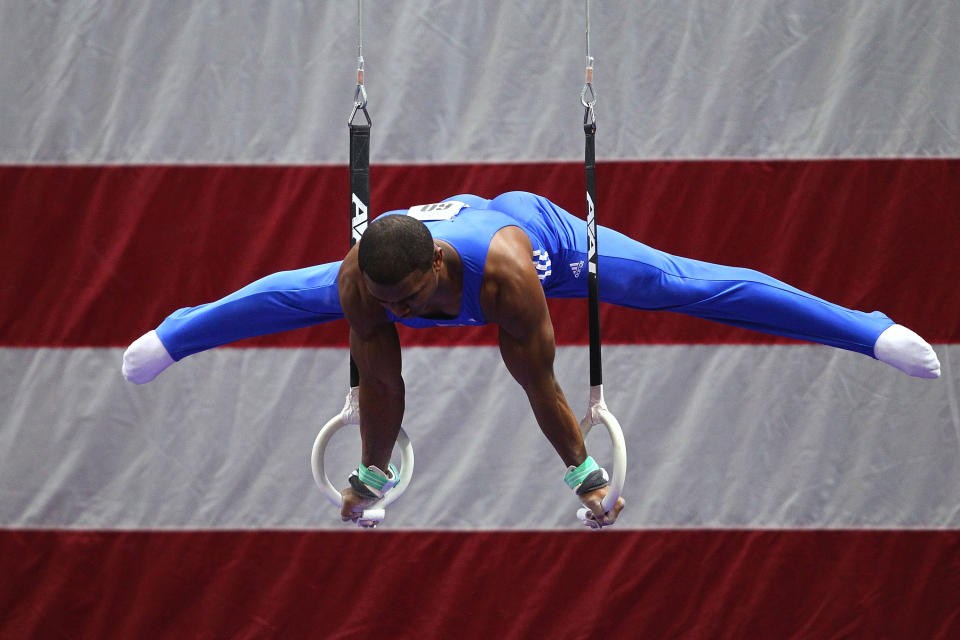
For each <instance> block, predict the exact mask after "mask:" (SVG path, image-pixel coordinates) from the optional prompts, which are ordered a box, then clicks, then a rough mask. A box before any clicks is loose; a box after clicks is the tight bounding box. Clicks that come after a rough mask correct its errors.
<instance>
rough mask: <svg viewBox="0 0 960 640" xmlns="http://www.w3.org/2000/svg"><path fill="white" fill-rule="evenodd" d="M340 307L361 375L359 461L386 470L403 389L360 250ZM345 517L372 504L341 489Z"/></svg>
mask: <svg viewBox="0 0 960 640" xmlns="http://www.w3.org/2000/svg"><path fill="white" fill-rule="evenodd" d="M337 288H338V291H339V294H340V304H341V306H342V307H343V313H344V316H346V318H347V321H348V322H349V323H350V355H352V356H353V360H354V362H355V363H356V365H357V369H358V370H359V372H360V398H359V401H360V437H361V439H362V441H363V451H362V457H361V460H362V462H363V464H364V465H366V466H368V467H369V466H371V465H373V466H376V467H377V468H379V469H381V470H384V471H386V469H387V467H388V465H389V463H390V454H391V453H392V452H393V445H394V443H395V442H396V440H397V435H398V433H399V432H400V423H401V422H402V420H403V410H404V385H403V377H402V376H401V367H400V339H399V337H398V336H397V329H396V327H395V326H394V324H393V323H392V322H390V321H389V319H388V318H387V315H386V313H385V312H384V310H383V308H382V307H381V306H380V304H379V303H378V302H376V300H374V299H373V298H372V297H371V296H370V295H369V294H368V293H367V291H366V287H365V286H364V284H363V280H362V276H361V274H360V269H359V267H358V266H357V260H356V250H355V249H354V250H351V251H350V253H348V254H347V257H346V259H344V261H343V265H342V266H341V268H340V274H339V277H338V279H337ZM343 495H344V501H343V509H342V510H341V516H342V517H343V518H344V519H353V517H354V516H357V515H359V512H360V511H362V510H363V507H365V506H367V505H368V504H370V503H371V502H373V500H370V499H363V498H361V497H360V496H359V495H357V494H356V492H354V491H353V489H352V488H348V489H346V490H344V491H343Z"/></svg>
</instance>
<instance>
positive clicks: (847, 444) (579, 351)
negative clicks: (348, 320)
mask: <svg viewBox="0 0 960 640" xmlns="http://www.w3.org/2000/svg"><path fill="white" fill-rule="evenodd" d="M591 22H592V25H591V28H592V33H591V50H592V51H591V52H592V54H593V55H594V56H595V57H596V76H595V79H594V86H595V88H596V90H597V94H598V105H597V118H598V133H597V156H598V167H597V183H598V198H597V215H598V219H599V222H600V224H603V225H606V226H609V227H613V228H615V229H617V230H619V231H622V232H624V233H627V234H628V235H631V236H632V237H634V238H637V239H639V240H641V241H643V242H645V243H647V244H650V245H652V246H654V247H657V248H659V249H663V250H665V251H668V252H671V253H675V254H679V255H684V256H688V257H693V258H697V259H701V260H707V261H711V262H720V263H724V264H732V265H737V266H745V267H751V268H755V269H759V270H761V271H764V272H766V273H769V274H771V275H773V276H775V277H778V278H780V279H782V280H785V281H787V282H789V283H790V284H793V285H795V286H798V287H800V288H802V289H805V290H807V291H810V292H812V293H815V294H816V295H819V296H821V297H823V298H827V299H829V300H831V301H834V302H838V303H840V304H843V305H845V306H848V307H852V308H856V309H860V310H863V311H873V310H881V311H883V312H885V313H887V314H888V315H889V316H890V317H891V318H893V319H894V320H895V321H896V322H899V323H901V324H904V325H906V326H908V327H910V328H912V329H914V330H915V331H917V332H918V333H920V334H921V335H922V336H924V337H925V338H926V339H927V340H928V341H930V342H931V343H933V344H934V348H935V349H936V351H937V353H938V355H939V357H940V360H941V363H942V365H943V375H942V377H941V378H940V379H938V380H935V381H929V380H919V379H915V378H910V377H908V376H906V375H904V374H901V373H900V372H898V371H896V370H894V369H892V368H891V367H888V366H886V365H883V364H881V363H879V362H877V361H875V360H872V359H870V358H866V357H863V356H860V355H857V354H853V353H850V352H845V351H839V350H835V349H830V348H827V347H822V346H819V345H812V344H804V343H799V342H795V341H790V340H787V339H780V338H774V337H771V336H766V335H762V334H757V333H750V332H747V331H744V330H739V329H734V328H730V327H726V326H723V325H719V324H711V323H708V322H705V321H702V320H694V319H690V318H686V317H682V316H678V315H675V314H670V313H667V312H659V313H657V312H638V311H630V310H626V309H617V308H612V307H602V309H601V322H602V328H603V336H604V369H605V380H604V382H605V384H604V387H605V392H606V396H607V403H608V405H609V406H610V408H611V409H612V410H613V412H614V413H615V414H616V415H617V417H618V418H619V420H620V422H621V424H622V425H623V428H624V432H625V435H626V440H627V446H628V450H629V460H630V466H629V468H628V470H627V481H626V487H625V490H624V495H625V498H626V500H627V508H626V509H625V510H624V512H623V514H622V516H621V518H620V520H619V521H618V523H617V524H616V526H615V527H614V528H612V529H609V530H604V531H602V532H599V533H592V532H589V531H586V530H582V527H581V526H580V525H579V523H578V522H577V520H576V518H575V515H574V514H575V511H576V508H577V506H578V503H577V501H576V499H575V498H574V496H572V495H571V492H570V491H569V489H567V487H566V486H565V485H564V483H563V482H562V477H563V473H564V468H563V465H562V463H561V462H560V460H559V459H558V458H557V456H556V454H555V453H554V452H553V450H552V448H551V447H550V445H549V443H548V442H547V441H546V439H545V438H544V437H543V436H542V435H541V433H540V431H539V429H538V427H537V425H536V422H535V421H534V419H533V416H532V413H531V411H530V409H529V407H528V405H527V401H526V398H525V396H524V394H523V392H522V390H521V389H520V388H519V387H518V386H517V385H516V383H515V382H514V381H513V380H512V378H511V377H510V375H509V373H508V372H507V371H506V368H505V367H504V366H503V364H502V362H500V358H499V353H498V350H497V347H496V332H495V329H494V328H491V327H484V328H474V329H466V328H462V329H461V328H456V329H433V330H406V329H404V330H401V342H402V343H403V345H404V351H403V365H404V378H405V381H406V389H407V405H406V414H405V419H404V428H405V429H406V430H407V432H408V433H409V434H410V437H411V439H412V441H413V444H414V448H415V450H416V455H417V467H416V472H415V475H414V478H413V482H412V484H411V486H410V488H409V490H408V491H407V493H406V494H405V495H404V497H403V498H402V499H401V500H399V501H398V502H396V503H395V504H394V505H392V506H391V507H390V508H389V509H388V512H387V518H386V521H385V522H384V524H383V525H382V526H381V527H380V528H379V529H377V530H375V531H360V530H357V529H356V528H355V527H352V526H350V525H347V524H343V523H341V522H340V520H339V516H338V513H337V511H336V509H335V508H333V507H332V506H331V505H330V504H329V503H328V502H327V501H326V499H325V498H324V496H323V494H322V493H321V492H320V491H319V490H318V489H317V488H316V487H315V486H314V484H313V479H312V477H311V474H310V467H309V454H310V447H311V445H312V443H313V438H314V436H315V435H316V433H317V430H318V429H319V428H320V426H321V425H322V424H323V423H324V422H325V421H326V420H327V419H328V418H330V417H332V416H333V415H335V414H336V413H337V412H338V411H339V410H340V408H341V406H342V405H343V396H344V394H345V393H346V391H347V386H348V376H347V361H348V353H347V348H346V342H347V327H346V325H345V323H343V322H342V321H337V322H332V323H329V324H324V325H320V326H316V327H311V328H308V329H303V330H298V331H293V332H289V333H284V334H277V335H271V336H264V337H262V338H256V339H252V340H248V341H244V342H241V343H236V344H233V345H229V346H227V347H224V348H220V349H215V350H211V351H208V352H204V353H200V354H197V355H194V356H191V357H189V358H186V359H184V360H183V361H181V362H179V363H177V364H176V365H175V366H173V367H172V368H171V369H169V370H168V371H166V372H165V373H164V374H162V375H161V376H160V377H159V378H158V379H157V380H155V381H154V382H152V383H150V384H148V385H145V386H142V387H137V386H134V385H131V384H129V383H127V382H125V381H124V380H123V378H122V376H121V374H120V360H121V354H122V353H123V349H124V347H125V346H126V345H127V344H129V343H130V342H131V341H132V340H134V339H135V338H137V337H138V336H139V335H141V334H142V333H144V332H145V331H147V330H149V329H151V328H153V327H155V326H156V325H157V324H159V323H160V321H161V320H162V319H163V318H164V317H165V316H166V315H167V314H169V313H170V312H172V311H173V310H175V309H177V308H180V307H185V306H192V305H196V304H200V303H202V302H206V301H210V300H214V299H216V298H219V297H221V296H223V295H225V294H227V293H229V292H231V291H233V290H235V289H237V288H239V287H240V286H242V285H244V284H246V283H248V282H250V281H252V280H254V279H257V278H259V277H261V276H264V275H266V274H269V273H272V272H275V271H279V270H285V269H294V268H299V267H304V266H308V265H312V264H318V263H322V262H329V261H333V260H337V259H339V258H341V257H342V255H343V254H344V253H345V252H346V249H347V247H348V244H349V225H348V210H349V202H350V195H349V187H348V172H347V167H346V163H347V127H346V120H347V116H348V114H349V111H350V107H351V106H352V101H353V93H354V87H355V69H356V38H357V30H356V5H355V3H353V2H347V1H337V2H333V1H330V2H305V1H293V0H291V1H288V2H282V3H280V2H277V3H264V2H258V1H256V0H235V1H231V2H226V1H225V0H223V1H210V2H188V1H186V0H177V1H174V2H161V1H159V0H144V1H142V2H137V3H128V2H119V1H106V2H94V1H93V0H67V1H65V2H5V3H2V4H0V265H2V284H0V575H2V576H3V579H2V580H0V637H2V638H59V637H71V638H77V637H125V638H132V637H171V638H174V637H176V638H181V637H230V638H267V637H269V638H298V637H323V638H352V637H360V636H365V635H368V634H370V633H374V632H381V633H382V632H389V633H392V634H393V635H394V636H396V637H401V638H408V637H410V638H412V637H423V638H430V637H436V638H473V637H477V638H480V637H506V638H545V637H557V638H595V637H616V638H626V637H651V638H661V637H663V638H666V637H677V638H760V637H769V638H832V637H838V638H840V637H863V638H880V637H902V638H955V637H960V605H958V603H960V533H958V527H960V507H958V505H960V463H958V459H960V408H958V407H960V404H958V397H960V381H958V375H960V369H958V367H957V366H954V365H955V364H956V363H957V362H960V348H958V346H957V343H958V340H960V296H958V295H957V293H956V291H957V283H958V282H960V258H958V257H957V247H958V244H960V243H958V238H960V204H958V202H960V99H958V95H960V94H958V91H960V49H958V47H957V45H956V34H957V33H958V32H960V7H958V6H957V5H956V3H953V2H947V1H929V2H916V1H914V0H891V1H889V2H884V3H869V2H866V3H865V2H855V1H852V0H840V1H827V0H811V1H809V2H801V3H782V2H776V1H774V0H755V1H754V2H749V3H746V2H738V1H736V0H718V1H715V2H709V3H707V2H696V1H694V0H672V1H669V2H668V1H667V0H643V1H638V2H631V1H628V0H616V1H614V0H609V1H606V2H595V3H593V6H592V14H591ZM583 36H584V7H583V3H582V2H580V1H575V2H574V1H569V2H568V1H563V2H551V1H549V0H535V1H531V2H517V3H505V2H493V1H487V0H484V1H481V2H452V1H450V0H429V1H424V0H420V1H414V0H400V1H387V0H368V1H367V2H366V3H364V49H363V53H364V58H365V61H366V85H367V90H368V93H369V100H370V102H369V110H370V114H371V117H372V118H373V128H372V134H371V141H372V142H371V161H372V164H373V166H372V170H371V192H372V193H371V208H372V211H373V213H374V214H376V213H379V212H382V211H386V210H391V209H398V208H406V207H408V206H411V205H415V204H422V203H429V202H436V201H439V200H441V199H443V198H444V197H447V196H450V195H453V194H456V193H465V192H469V193H476V194H478V195H481V196H484V197H493V196H495V195H497V194H499V193H501V192H504V191H510V190H528V191H534V192H536V193H539V194H542V195H544V196H547V197H548V198H550V199H551V200H553V201H554V202H556V203H557V204H559V205H560V206H562V207H564V208H565V209H567V210H568V211H570V212H571V213H574V214H576V215H580V216H583V215H584V209H585V205H584V196H583V165H582V151H583V133H582V127H581V122H582V115H583V113H582V107H581V105H580V102H579V91H580V88H581V86H582V84H583V66H584V47H583V45H584V43H583V40H584V37H583ZM551 268H552V269H557V268H570V266H569V265H558V264H551ZM551 312H552V317H553V323H554V327H555V331H556V335H557V341H558V345H559V346H558V351H557V361H556V371H557V375H558V378H559V380H560V383H561V384H562V386H563V388H564V390H565V391H566V395H567V397H568V399H569V400H570V402H571V404H572V405H573V406H574V408H575V410H576V411H577V412H580V411H585V410H586V404H587V393H588V376H587V371H588V366H587V349H586V346H585V345H586V342H587V320H586V302H585V301H551ZM595 431H597V432H598V433H597V434H595V435H591V437H590V439H589V440H588V446H589V448H590V450H591V452H592V453H593V455H594V456H595V457H597V458H598V459H599V460H600V461H601V463H605V464H609V462H610V458H611V455H610V450H609V443H607V442H605V440H604V437H603V434H602V433H600V432H601V431H602V430H600V429H597V430H595ZM358 461H359V436H358V434H356V433H349V432H344V433H341V434H338V436H337V438H336V439H335V441H334V442H333V443H332V445H331V448H330V450H329V451H328V454H327V466H328V469H329V470H330V471H331V472H332V473H334V474H336V475H338V477H339V478H341V479H345V478H346V475H347V474H348V473H349V471H350V470H351V469H352V468H353V467H355V466H356V464H357V462H358Z"/></svg>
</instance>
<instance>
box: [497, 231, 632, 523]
mask: <svg viewBox="0 0 960 640" xmlns="http://www.w3.org/2000/svg"><path fill="white" fill-rule="evenodd" d="M531 249H532V248H531V246H530V240H529V239H528V238H527V236H526V234H525V233H523V231H521V230H520V229H519V228H517V227H505V228H504V229H501V230H500V231H499V232H497V234H496V235H495V236H494V239H493V242H491V243H490V250H489V251H488V253H487V263H486V267H485V269H484V286H483V288H484V291H483V293H482V294H481V304H482V305H483V310H484V314H485V315H486V317H487V319H488V320H490V321H492V322H496V323H497V324H499V325H500V353H501V355H502V356H503V362H504V364H506V365H507V369H508V370H509V371H510V373H511V374H512V375H513V377H514V378H515V379H516V380H517V382H519V383H520V386H522V387H523V390H524V391H525V392H526V394H527V399H528V400H529V401H530V406H531V407H532V409H533V414H534V416H535V417H536V419H537V424H539V425H540V429H541V430H542V431H543V433H544V435H545V436H546V437H547V439H548V440H549V441H550V444H552V445H553V448H554V449H556V451H557V453H558V454H559V455H560V458H561V459H562V460H563V463H564V464H565V465H567V466H579V465H580V463H582V462H583V461H584V460H586V458H587V449H586V445H585V444H584V442H583V434H582V433H581V432H580V425H579V424H578V423H577V420H576V418H575V417H574V415H573V411H571V410H570V405H569V404H568V403H567V399H566V398H565V397H564V395H563V390H562V389H561V388H560V384H559V383H558V382H557V380H556V377H555V376H554V372H553V359H554V353H555V351H556V343H555V342H554V336H553V323H552V322H551V320H550V310H549V309H548V308H547V300H546V297H545V296H544V294H543V288H542V287H541V286H540V280H539V278H538V277H537V274H536V270H535V269H534V266H533V263H532V262H531V261H530V252H531ZM608 490H609V487H601V488H600V489H597V490H595V491H590V492H588V493H585V494H583V495H581V496H579V497H580V500H581V502H583V504H584V505H585V506H586V507H587V508H589V509H590V510H591V511H592V512H593V513H594V516H595V517H596V519H597V520H598V521H599V522H600V523H601V526H607V525H611V524H613V523H614V522H615V521H616V519H617V516H618V515H619V514H620V511H621V510H622V509H623V506H624V501H623V499H622V498H621V499H619V500H617V504H616V505H614V507H613V508H612V509H611V510H610V512H609V513H606V514H605V513H604V510H603V506H602V504H601V503H602V500H603V497H604V496H605V495H606V494H607V491H608Z"/></svg>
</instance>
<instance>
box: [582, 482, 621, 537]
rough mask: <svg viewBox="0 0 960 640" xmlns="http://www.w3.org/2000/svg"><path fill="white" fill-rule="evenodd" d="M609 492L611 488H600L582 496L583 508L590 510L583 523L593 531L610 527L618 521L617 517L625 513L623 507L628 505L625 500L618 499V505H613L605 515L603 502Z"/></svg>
mask: <svg viewBox="0 0 960 640" xmlns="http://www.w3.org/2000/svg"><path fill="white" fill-rule="evenodd" d="M609 490H610V487H609V486H606V487H600V488H599V489H596V490H594V491H591V492H589V493H585V494H583V495H582V496H580V502H582V503H583V506H585V507H586V508H587V510H588V513H587V519H586V520H584V521H583V524H584V525H585V526H587V527H590V528H591V529H601V528H603V527H609V526H610V525H612V524H613V523H614V522H616V521H617V516H619V515H620V512H621V511H623V506H624V504H626V503H625V502H624V501H623V498H617V503H616V504H615V505H613V508H612V509H610V511H607V512H606V513H604V511H603V505H602V501H603V497H604V496H605V495H607V491H609Z"/></svg>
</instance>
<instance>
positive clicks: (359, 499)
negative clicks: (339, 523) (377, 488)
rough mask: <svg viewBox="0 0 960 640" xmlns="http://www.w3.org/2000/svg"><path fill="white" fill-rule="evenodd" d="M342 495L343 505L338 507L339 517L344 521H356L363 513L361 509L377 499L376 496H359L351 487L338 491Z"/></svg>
mask: <svg viewBox="0 0 960 640" xmlns="http://www.w3.org/2000/svg"><path fill="white" fill-rule="evenodd" d="M340 495H341V496H343V506H342V507H340V519H341V520H343V521H344V522H347V521H348V520H349V521H353V522H356V521H357V520H359V519H360V516H362V515H363V510H364V509H366V508H367V507H369V506H370V505H372V504H373V503H374V502H376V501H377V498H376V497H373V498H368V497H364V496H361V495H360V494H359V493H357V492H356V491H354V489H353V487H347V488H346V489H344V490H343V491H341V492H340Z"/></svg>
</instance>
